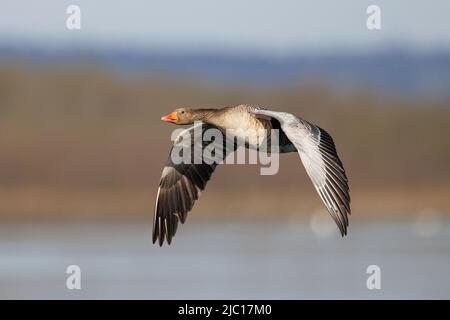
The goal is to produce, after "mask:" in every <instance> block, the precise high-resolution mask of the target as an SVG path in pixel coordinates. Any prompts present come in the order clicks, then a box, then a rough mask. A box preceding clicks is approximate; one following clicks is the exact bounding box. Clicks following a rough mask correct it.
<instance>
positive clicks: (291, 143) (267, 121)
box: [153, 105, 350, 246]
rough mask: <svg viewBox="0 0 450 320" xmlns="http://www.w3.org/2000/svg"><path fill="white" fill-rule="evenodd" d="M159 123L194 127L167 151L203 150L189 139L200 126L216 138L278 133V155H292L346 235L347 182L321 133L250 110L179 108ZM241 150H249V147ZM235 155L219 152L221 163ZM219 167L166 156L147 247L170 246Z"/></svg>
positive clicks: (279, 115) (283, 116) (285, 116)
mask: <svg viewBox="0 0 450 320" xmlns="http://www.w3.org/2000/svg"><path fill="white" fill-rule="evenodd" d="M161 120H163V121H166V122H170V123H174V124H177V125H191V124H194V122H195V123H196V124H195V125H194V126H191V127H190V128H189V129H187V130H184V131H183V132H181V133H180V134H179V135H178V137H177V138H176V139H175V141H174V145H173V146H172V150H173V148H174V147H175V146H176V145H177V144H179V143H184V144H186V142H187V144H188V145H190V146H192V147H194V146H197V147H198V146H200V147H201V148H205V147H207V143H205V142H204V141H202V140H203V139H201V135H200V136H198V135H197V137H196V136H195V135H194V134H193V133H194V131H195V130H196V129H198V128H199V127H198V126H201V132H205V130H207V129H210V128H215V129H219V130H220V131H221V132H225V130H228V129H236V130H239V129H243V130H253V131H255V132H258V130H260V129H265V130H267V131H266V132H269V131H270V130H273V129H278V130H279V131H278V132H279V148H278V152H279V153H288V152H298V154H299V156H300V159H301V161H302V163H303V166H304V167H305V169H306V172H307V174H308V176H309V178H310V179H311V181H312V183H313V185H314V188H315V189H316V191H317V193H318V194H319V196H320V198H321V200H322V201H323V203H324V204H325V207H326V208H327V210H328V212H329V213H330V215H331V217H332V218H333V220H334V221H335V222H336V224H337V226H338V227H339V230H340V232H341V235H342V236H344V235H346V234H347V227H348V215H349V214H350V195H349V187H348V180H347V176H346V174H345V170H344V167H343V165H342V162H341V161H340V159H339V157H338V154H337V152H336V148H335V145H334V142H333V139H332V138H331V136H330V135H329V134H328V133H327V132H326V131H325V130H323V129H322V128H320V127H318V126H316V125H314V124H312V123H310V122H308V121H306V120H303V119H301V118H298V117H296V116H294V115H293V114H290V113H287V112H276V111H271V110H267V109H264V108H261V107H255V106H250V105H239V106H236V107H226V108H222V109H197V110H193V109H191V108H179V109H176V110H175V111H174V112H172V113H170V114H168V115H167V116H164V117H162V118H161ZM267 135H268V134H267ZM182 141H184V142H182ZM245 146H246V147H247V148H250V147H251V145H249V144H246V145H245ZM235 149H236V145H235V144H233V148H232V150H230V148H228V149H226V148H225V147H224V149H223V151H224V152H223V154H222V156H221V159H222V160H223V159H224V158H225V157H226V156H227V155H228V154H229V153H230V152H232V151H234V150H235ZM219 163H220V162H218V161H215V162H214V161H213V162H211V161H206V160H205V159H202V160H201V161H197V162H196V161H185V162H181V163H178V162H177V163H175V162H174V161H173V159H172V157H170V156H169V159H168V161H167V163H166V165H165V167H164V169H163V172H162V177H161V180H160V184H159V188H158V191H157V195H156V205H155V212H154V219H153V243H155V242H156V241H157V240H158V241H159V245H160V246H162V244H163V243H164V239H166V240H167V243H168V244H170V243H171V241H172V237H173V236H174V235H175V232H176V230H177V226H178V221H180V222H181V223H184V222H185V221H186V216H187V213H188V212H189V211H191V209H192V207H193V206H194V202H195V201H196V200H197V199H198V197H199V195H200V192H201V191H202V190H204V189H205V187H206V183H207V182H208V180H209V179H210V178H211V175H212V173H213V171H214V170H215V168H216V167H217V165H218V164H219Z"/></svg>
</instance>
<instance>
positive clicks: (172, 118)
mask: <svg viewBox="0 0 450 320" xmlns="http://www.w3.org/2000/svg"><path fill="white" fill-rule="evenodd" d="M161 120H162V121H166V122H172V123H176V122H177V121H178V115H177V113H176V112H172V113H169V114H168V115H167V116H164V117H162V118H161Z"/></svg>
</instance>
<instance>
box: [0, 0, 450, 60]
mask: <svg viewBox="0 0 450 320" xmlns="http://www.w3.org/2000/svg"><path fill="white" fill-rule="evenodd" d="M71 4H76V5H78V6H79V7H80V8H81V30H76V31H74V30H68V29H67V28H66V19H67V17H68V14H67V13H66V8H67V7H68V6H69V5H71ZM372 4H375V5H378V6H379V7H380V9H381V30H376V31H370V30H368V29H367V27H366V19H367V16H368V15H367V13H366V9H367V7H368V6H369V5H372ZM449 15H450V1H449V0H433V1H425V0H409V1H408V0H383V1H382V0H373V1H365V0H341V1H335V0H327V1H325V0H316V1H303V0H281V1H274V0H272V1H269V0H226V1H217V0H189V1H186V0H184V1H181V0H178V1H175V0H165V1H162V0H160V1H159V0H158V1H151V0H147V1H145V0H128V1H120V2H119V1H117V2H113V1H107V0H95V1H92V0H77V1H75V0H70V1H69V0H39V1H25V0H0V43H1V42H11V41H12V42H17V43H28V42H29V43H34V44H36V43H37V44H45V45H66V44H73V43H76V44H83V45H90V46H95V45H99V44H112V45H117V46H142V47H163V48H173V49H180V48H182V49H193V50H199V49H205V48H207V49H220V50H227V51H232V52H239V51H260V52H267V53H270V54H289V53H293V52H298V51H335V50H360V51H367V50H376V49H379V48H380V47H384V46H402V47H408V48H410V49H413V50H433V49H436V48H442V47H444V48H449V47H450V19H449Z"/></svg>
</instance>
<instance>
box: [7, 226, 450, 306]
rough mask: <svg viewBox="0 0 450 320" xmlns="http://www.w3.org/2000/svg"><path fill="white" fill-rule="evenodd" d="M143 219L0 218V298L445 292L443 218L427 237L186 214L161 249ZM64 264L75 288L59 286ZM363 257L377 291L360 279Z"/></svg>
mask: <svg viewBox="0 0 450 320" xmlns="http://www.w3.org/2000/svg"><path fill="white" fill-rule="evenodd" d="M191 220H193V219H191ZM330 220H331V219H330ZM150 227H151V224H150V222H149V223H147V224H146V223H139V224H101V225H100V224H89V225H82V224H72V225H58V224H55V225H39V224H37V225H31V224H30V225H2V226H0V298H3V299H6V298H8V299H18V298H28V299H48V298H60V299H81V298H88V299H110V298H124V299H131V298H133V299H147V298H148V299H166V298H167V299H222V298H223V299H317V298H318V299H331V298H337V299H346V298H359V299H391V298H406V299H416V298H423V299H428V298H446V299H449V298H450V221H442V222H440V224H439V229H437V230H436V232H434V233H433V234H429V235H427V236H426V237H424V236H423V235H422V236H421V234H420V233H418V232H417V230H416V228H415V226H414V224H413V223H411V222H410V221H400V222H399V221H397V222H384V223H364V224H355V223H353V224H352V225H351V229H350V234H349V236H348V237H346V238H341V237H340V236H338V235H337V231H336V230H334V232H332V233H324V234H320V233H317V232H313V230H312V229H311V228H310V227H309V225H308V224H301V223H292V222H290V223H288V222H284V221H282V222H274V223H267V222H265V223H262V222H256V221H255V222H251V223H250V222H247V223H242V222H241V223H239V222H219V221H215V222H210V223H195V222H193V221H189V223H187V224H185V225H183V226H181V227H179V229H178V234H177V236H176V237H175V238H174V243H173V244H172V245H171V246H170V247H167V246H166V247H162V248H160V247H158V246H155V245H152V244H151V241H150ZM72 264H76V265H79V266H80V267H81V270H82V277H81V286H82V288H81V290H68V289H67V288H66V277H67V276H68V275H67V274H66V268H67V266H68V265H72ZM369 265H378V266H379V267H380V268H381V290H368V289H367V287H366V280H367V277H368V276H369V275H368V274H366V268H367V266H369Z"/></svg>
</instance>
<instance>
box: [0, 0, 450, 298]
mask: <svg viewBox="0 0 450 320" xmlns="http://www.w3.org/2000/svg"><path fill="white" fill-rule="evenodd" d="M72 4H76V5H78V6H79V8H80V9H81V29H80V30H70V29H68V28H67V27H66V20H67V19H68V17H69V16H70V14H67V13H66V9H67V7H68V6H69V5H72ZM371 4H373V3H372V2H367V1H356V0H346V1H340V2H333V1H325V0H320V1H315V2H307V1H294V0H285V1H281V2H275V1H268V0H262V1H261V0H259V1H256V0H249V1H245V2H242V1H237V0H230V1H227V2H221V3H219V2H212V1H206V0H192V1H189V2H186V1H185V2H182V1H165V2H163V1H137V0H133V1H127V2H123V3H115V4H113V3H111V2H108V1H95V2H92V1H87V0H78V1H56V0H42V1H39V2H32V3H30V2H26V1H23V0H19V1H17V0H15V1H5V0H0V298H4V299H5V298H9V299H16V298H44V299H45V298H67V299H76V298H94V299H96V298H153V299H166V298H179V299H185V298H186V299H201V298H204V299H206V298H236V299H239V298H244V299H252V298H255V299H256V298H264V299H280V298H284V299H298V298H307V299H308V298H325V299H327V298H338V299H345V298H362V299H379V298H387V299H389V298H425V299H426V298H447V299H448V298H450V277H449V275H448V270H450V218H449V213H450V197H449V195H450V181H449V179H450V170H449V163H450V142H449V139H448V137H449V136H450V21H449V19H448V17H447V15H448V12H450V3H449V2H448V1H433V2H432V3H430V2H428V1H423V0H416V1H406V0H402V1H400V0H399V1H395V2H392V1H381V0H378V1H377V3H376V4H377V5H378V6H379V7H380V8H381V30H368V28H367V27H366V20H367V18H368V14H367V13H366V9H367V7H368V6H369V5H371ZM242 103H246V104H253V105H261V106H267V107H270V108H271V109H274V110H280V111H281V110H282V111H288V112H292V113H294V114H296V115H298V116H300V117H303V118H305V119H307V120H309V121H311V122H313V123H316V124H318V125H320V126H321V127H323V128H325V129H326V130H327V131H328V132H329V133H330V134H331V135H332V136H333V137H334V139H335V142H336V145H337V148H338V152H339V154H340V157H341V159H342V161H343V163H344V165H345V168H346V171H347V173H348V177H349V180H350V190H351V197H352V216H351V217H350V228H349V235H348V236H347V237H346V238H341V237H340V236H339V233H338V229H337V227H336V226H335V225H334V224H333V222H332V220H331V218H330V217H329V216H328V215H327V213H326V212H325V210H324V208H323V205H322V204H321V202H320V199H319V197H318V196H317V195H316V193H315V191H314V189H313V187H312V185H311V182H310V181H309V179H308V178H307V176H306V174H305V171H304V169H303V167H302V165H301V163H300V161H299V158H298V156H297V155H296V154H290V155H283V156H282V157H281V165H280V171H279V173H278V174H277V175H275V176H260V174H259V168H258V166H256V165H234V166H222V167H220V168H218V169H217V170H216V172H215V173H214V175H213V178H212V180H211V181H210V183H209V184H208V187H207V189H206V190H205V192H203V194H202V197H201V199H200V200H199V201H198V202H197V204H196V206H195V207H194V209H193V210H192V212H191V213H190V215H189V217H188V222H187V223H186V224H185V225H183V226H180V227H179V229H178V232H177V235H176V237H175V238H174V242H173V244H172V245H171V246H170V247H168V246H165V247H162V248H159V247H157V246H154V245H152V243H151V227H152V217H153V209H154V208H153V205H154V201H155V196H156V190H157V186H158V183H159V178H160V175H161V170H162V167H163V165H164V163H165V161H166V159H167V157H168V152H169V150H170V146H171V141H170V135H171V133H172V130H173V129H175V127H174V126H172V125H168V124H166V123H162V122H161V121H160V117H161V116H162V115H165V114H167V113H168V112H170V111H172V110H173V109H175V108H176V107H179V106H191V107H224V106H233V105H238V104H242ZM70 264H76V265H79V266H80V267H81V270H82V290H73V291H71V290H68V289H66V278H67V276H68V275H67V274H66V267H67V266H68V265H70ZM369 265H378V266H380V268H381V272H382V278H381V279H382V288H381V290H368V289H367V287H366V280H367V278H368V277H369V275H368V274H366V269H367V267H368V266H369Z"/></svg>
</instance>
